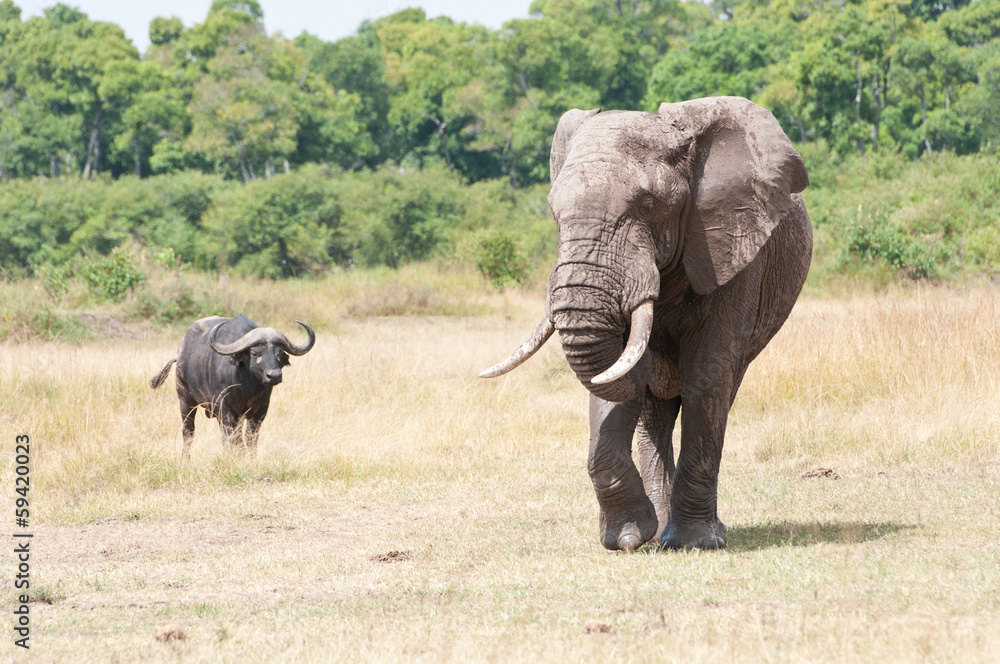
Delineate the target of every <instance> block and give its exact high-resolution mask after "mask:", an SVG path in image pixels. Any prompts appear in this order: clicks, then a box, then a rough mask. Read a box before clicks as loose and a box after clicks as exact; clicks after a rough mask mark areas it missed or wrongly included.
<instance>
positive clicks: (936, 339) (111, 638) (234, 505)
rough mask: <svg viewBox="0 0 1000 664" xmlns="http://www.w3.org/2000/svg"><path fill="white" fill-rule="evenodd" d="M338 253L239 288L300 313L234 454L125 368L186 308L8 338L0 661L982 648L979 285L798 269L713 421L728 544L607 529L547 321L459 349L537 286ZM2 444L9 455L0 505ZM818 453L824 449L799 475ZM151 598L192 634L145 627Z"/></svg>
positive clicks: (999, 314)
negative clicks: (727, 411)
mask: <svg viewBox="0 0 1000 664" xmlns="http://www.w3.org/2000/svg"><path fill="white" fill-rule="evenodd" d="M333 280H335V278H334V277H331V281H328V282H327V285H328V286H329V288H327V289H324V288H321V287H314V286H309V287H307V288H306V290H305V292H300V290H298V289H301V288H302V285H301V284H277V285H274V286H272V287H270V288H272V289H273V290H272V291H269V292H268V293H267V296H268V298H267V299H273V300H274V301H276V302H279V303H281V304H280V305H276V306H275V308H274V309H273V310H271V311H265V312H263V314H264V315H261V313H260V312H258V313H257V314H256V319H257V320H258V322H260V323H262V324H269V325H274V326H276V327H280V328H282V329H285V330H287V331H288V332H289V333H290V334H291V335H292V338H293V340H298V339H299V338H300V333H299V331H298V330H296V329H294V328H295V327H296V326H295V325H294V323H293V322H292V318H293V317H296V318H303V319H305V320H307V321H310V322H316V323H317V327H318V328H319V329H318V333H319V340H318V342H317V345H316V348H315V349H314V350H313V351H312V352H311V353H310V354H308V355H306V356H304V357H302V358H298V359H293V362H292V364H293V366H292V367H291V368H290V369H288V370H286V373H285V382H284V383H283V384H282V385H281V386H280V387H278V388H277V389H276V390H275V393H274V397H273V399H272V406H271V412H270V414H269V415H268V418H267V421H266V422H265V423H264V427H263V430H262V433H261V444H262V447H261V449H260V453H259V455H258V457H257V458H256V459H248V458H244V457H241V456H239V455H235V454H232V453H230V452H229V451H227V450H226V449H225V448H224V447H223V445H222V444H221V442H220V438H219V432H218V428H217V427H216V425H215V423H214V421H209V420H206V419H205V418H204V417H203V416H199V417H198V421H197V435H196V439H195V443H194V446H193V454H192V460H191V462H190V463H188V464H186V465H182V464H181V463H179V453H180V417H179V415H178V411H177V400H176V398H175V396H174V393H173V389H172V385H173V381H172V379H171V380H170V381H169V382H168V383H167V384H166V386H165V387H164V388H161V389H160V390H159V391H156V392H154V391H152V390H150V389H149V387H148V385H147V383H146V381H147V380H148V379H149V378H150V377H151V376H152V375H153V374H154V373H156V372H157V371H158V370H159V369H160V367H162V366H163V364H164V362H166V360H168V359H169V358H170V357H172V356H173V353H174V348H175V346H176V342H177V341H178V340H179V336H180V333H181V329H180V328H177V329H174V330H173V331H172V332H171V333H169V334H167V333H164V332H150V331H149V330H144V329H139V330H138V331H137V332H136V333H135V334H131V335H128V334H124V335H119V336H117V337H115V338H108V339H97V340H92V341H88V342H85V343H83V344H82V345H79V344H66V343H62V342H58V341H56V342H41V341H25V342H14V341H10V342H8V343H7V344H6V345H3V346H0V367H3V369H2V373H0V422H2V423H3V426H2V431H3V432H4V433H3V435H4V437H5V438H6V439H7V440H6V442H5V445H6V449H10V450H12V449H13V442H14V440H13V439H14V435H15V434H16V433H19V432H27V433H29V434H31V436H32V441H33V447H32V452H33V456H34V468H33V475H32V480H33V487H32V494H31V496H32V504H33V510H34V511H33V518H34V523H33V532H34V533H35V537H34V539H33V542H32V551H33V554H32V556H33V557H32V584H33V586H32V588H33V598H34V599H35V601H34V602H33V603H32V604H31V605H30V606H31V618H32V630H33V631H32V641H31V646H32V647H31V651H30V653H25V652H23V651H21V650H20V649H19V648H14V647H13V645H12V641H13V635H12V633H11V632H10V631H9V630H5V632H4V633H5V634H6V635H7V636H6V641H7V642H6V643H5V644H4V646H3V648H4V649H5V650H4V653H5V655H4V657H5V658H7V659H11V660H13V661H29V660H33V661H45V662H106V661H122V662H124V661H144V662H178V661H180V662H201V661H205V662H208V661H212V662H215V661H220V662H241V663H243V662H313V661H316V662H319V661H339V660H343V661H356V660H364V661H369V660H370V661H399V660H415V661H441V660H462V661H465V660H474V661H510V660H514V661H566V660H573V659H581V660H588V661H589V660H610V659H614V660H616V661H640V662H642V661H648V662H654V661H685V662H692V661H693V662H710V661H732V662H758V661H767V662H797V661H818V662H826V661H831V662H832V661H850V662H856V661H871V662H881V661H940V662H951V661H955V662H959V661H961V662H980V661H982V662H985V661H991V660H993V659H994V658H995V657H996V653H997V652H998V651H1000V630H998V629H997V628H996V626H997V625H998V624H1000V540H998V537H997V532H998V531H1000V502H998V496H1000V451H998V450H1000V444H998V441H1000V339H998V330H1000V297H998V295H997V292H996V291H994V290H991V289H988V288H985V287H984V288H981V289H972V290H964V291H957V290H947V289H935V288H928V287H912V288H906V289H889V290H886V291H882V292H880V293H877V294H866V293H862V294H857V293H856V294H853V295H846V296H844V297H840V298H836V299H831V298H824V297H821V296H817V295H808V296H806V297H805V298H804V299H803V300H801V301H800V303H799V304H798V306H797V307H796V309H795V311H794V312H793V314H792V317H791V319H790V320H789V322H788V324H787V325H786V326H785V329H783V330H782V332H781V333H780V334H779V335H778V336H777V337H776V338H775V340H774V341H773V342H772V344H771V346H770V347H769V348H768V349H767V350H766V351H765V352H764V354H763V355H762V356H761V357H760V358H759V359H758V360H757V361H756V363H755V364H754V365H752V366H751V368H750V370H749V372H748V373H747V377H746V380H745V382H744V385H743V388H742V391H741V393H740V396H739V397H738V398H737V403H736V406H735V407H734V410H733V412H732V415H731V418H730V426H729V433H728V437H727V444H726V450H725V454H724V459H723V466H722V476H721V482H720V484H721V488H720V492H721V493H720V508H719V509H720V516H721V517H722V519H723V520H724V521H726V523H727V524H728V525H729V542H730V547H729V549H728V550H726V551H723V552H713V553H699V552H692V553H669V552H659V551H656V550H655V549H653V548H652V547H646V548H644V549H643V550H640V551H639V552H637V553H635V554H632V555H620V554H612V553H609V552H606V551H605V550H604V549H603V548H602V547H601V546H600V543H599V541H598V538H597V505H596V500H595V498H594V496H593V492H592V489H591V485H590V480H589V478H588V476H587V472H586V437H587V424H586V401H587V398H586V392H585V390H584V389H583V388H582V387H581V386H580V385H578V384H577V383H576V381H575V379H574V378H573V377H572V374H571V372H570V371H569V369H568V368H567V366H566V364H565V361H564V360H563V358H562V356H561V354H560V352H559V349H558V347H557V345H556V344H552V345H551V346H548V347H546V348H545V349H543V351H542V352H541V353H539V355H538V356H537V357H535V358H532V360H531V361H529V362H528V363H527V364H526V365H525V366H524V367H522V368H521V369H519V370H518V371H516V372H514V373H513V374H510V375H509V376H507V377H504V378H501V379H497V380H493V381H484V380H481V379H478V378H477V377H476V373H477V372H478V371H479V370H480V369H482V368H484V367H486V366H489V365H490V364H493V363H494V362H495V361H497V360H499V359H502V358H503V357H505V356H506V354H507V353H508V352H509V351H510V350H512V349H513V348H514V347H515V346H516V345H517V344H519V343H520V342H521V341H522V339H523V337H524V336H525V335H526V334H527V333H528V332H529V331H530V330H531V329H532V328H533V326H534V325H535V324H536V323H537V319H538V317H539V315H540V312H541V310H542V295H541V294H540V293H538V292H533V291H525V292H514V293H507V294H492V295H490V294H484V293H482V292H479V293H478V294H477V293H474V292H472V291H471V290H470V291H468V292H466V291H461V289H459V290H458V291H456V290H454V289H452V291H450V293H451V294H450V295H449V294H447V292H446V300H447V302H450V303H452V304H449V305H447V306H449V307H451V306H452V305H454V306H453V307H452V308H451V309H448V310H447V311H444V310H443V309H442V307H444V306H445V305H441V304H440V302H439V301H435V302H438V304H435V305H434V306H430V305H429V306H428V307H427V308H426V309H425V310H424V313H425V314H426V315H416V316H413V315H410V316H386V315H381V314H386V313H392V312H393V311H392V310H391V309H390V310H386V307H385V306H382V305H383V304H384V303H385V302H387V301H389V302H391V301H393V297H402V298H403V299H404V301H405V300H406V298H409V297H418V299H419V296H413V295H412V293H411V294H409V295H408V294H407V293H409V291H405V289H404V291H405V292H404V293H403V295H399V294H398V293H397V294H396V295H393V293H395V291H392V289H391V288H389V289H388V290H386V288H387V287H386V286H385V285H384V284H381V285H378V286H377V287H375V286H372V287H368V286H364V285H363V284H355V286H356V287H334V286H333V285H331V284H332V282H333ZM366 288H367V290H366ZM282 289H285V290H282ZM309 289H312V290H309ZM435 292H437V291H435ZM11 297H13V296H11ZM26 297H27V296H26ZM246 297H247V298H248V301H249V300H252V299H253V297H254V296H251V295H247V296H246ZM256 297H258V298H259V299H262V298H263V296H262V295H261V294H260V293H257V295H256ZM366 298H367V299H366ZM448 298H450V299H448ZM351 303H354V304H353V305H352V304H351ZM351 306H354V307H355V309H354V310H353V311H351V310H350V307H351ZM401 306H402V305H401ZM296 307H299V309H300V310H301V309H304V310H306V311H305V312H304V313H302V314H298V313H296ZM405 308H406V306H403V309H405ZM441 313H451V314H455V313H459V314H462V313H464V314H466V315H448V316H443V315H437V314H441ZM13 465H14V464H13V453H10V454H8V455H7V457H6V458H4V459H3V466H2V467H3V474H2V478H3V486H6V487H9V488H8V489H7V492H8V495H9V498H8V500H9V501H10V503H9V504H10V505H11V506H12V505H13V498H14V494H13ZM817 469H830V470H831V471H832V472H831V473H827V474H826V476H824V475H823V474H822V473H819V476H816V477H803V475H804V474H808V473H809V471H815V470H817ZM814 474H815V473H814ZM7 523H10V521H9V520H6V519H5V520H4V526H3V530H2V531H0V534H4V533H7V534H8V535H7V536H9V532H10V530H11V529H12V528H11V527H8V526H7V525H6V524H7ZM11 525H13V524H11ZM10 541H11V540H10V539H8V542H10ZM4 559H5V560H6V561H7V562H5V563H4V564H3V566H2V567H3V569H6V570H7V573H6V576H7V580H5V582H4V595H3V606H4V607H5V611H9V610H10V607H12V606H13V604H14V601H13V598H14V589H13V587H12V583H13V582H12V577H13V573H14V572H13V570H14V562H13V556H12V554H9V553H8V554H7V556H6V557H5V558H4ZM7 615H8V618H7V620H8V621H10V614H9V613H8V614H7ZM8 624H9V622H8ZM166 626H177V627H179V628H180V629H181V630H182V631H183V632H184V634H185V637H186V638H184V639H181V640H166V641H159V640H157V639H156V638H155V634H156V632H157V630H158V629H160V628H163V627H166Z"/></svg>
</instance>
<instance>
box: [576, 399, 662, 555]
mask: <svg viewBox="0 0 1000 664" xmlns="http://www.w3.org/2000/svg"><path fill="white" fill-rule="evenodd" d="M641 408H642V401H641V399H634V400H632V401H629V402H626V403H620V404H616V403H611V402H608V401H604V400H603V399H600V398H599V397H596V396H593V395H591V397H590V455H589V459H588V461H587V470H588V471H589V472H590V479H591V481H592V482H593V484H594V491H595V492H596V493H597V502H598V504H599V505H600V508H601V521H600V527H601V542H602V543H603V544H604V547H605V548H607V549H611V550H613V551H614V550H619V551H634V550H635V549H638V548H639V547H640V546H642V545H643V544H645V543H646V542H648V541H649V540H651V539H653V537H655V536H656V532H657V520H656V509H655V508H654V507H653V504H652V503H651V502H650V500H649V497H648V496H647V495H646V492H645V490H644V488H643V483H642V477H641V476H640V474H639V471H638V469H636V467H635V464H634V463H633V462H632V454H631V451H632V436H633V435H634V433H635V428H636V424H637V423H638V419H639V412H640V410H641Z"/></svg>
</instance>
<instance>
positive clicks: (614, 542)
mask: <svg viewBox="0 0 1000 664" xmlns="http://www.w3.org/2000/svg"><path fill="white" fill-rule="evenodd" d="M657 527H658V523H657V521H656V512H655V510H654V509H653V505H652V503H650V502H649V501H648V500H646V501H645V504H639V505H634V506H632V507H631V509H625V510H617V511H613V510H605V509H601V543H602V544H604V548H605V549H608V550H610V551H625V552H626V553H631V552H632V551H635V550H636V549H638V548H639V547H640V546H642V545H643V544H645V543H646V542H648V541H650V540H651V539H653V538H654V537H656V531H657Z"/></svg>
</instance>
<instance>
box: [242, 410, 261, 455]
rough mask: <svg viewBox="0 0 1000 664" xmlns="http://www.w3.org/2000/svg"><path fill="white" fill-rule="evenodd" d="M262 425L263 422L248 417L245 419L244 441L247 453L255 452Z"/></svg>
mask: <svg viewBox="0 0 1000 664" xmlns="http://www.w3.org/2000/svg"><path fill="white" fill-rule="evenodd" d="M263 423H264V421H263V420H258V419H256V418H250V417H248V418H247V428H246V433H244V440H245V441H246V448H247V451H248V452H254V453H256V452H257V438H258V436H259V434H260V425H261V424H263Z"/></svg>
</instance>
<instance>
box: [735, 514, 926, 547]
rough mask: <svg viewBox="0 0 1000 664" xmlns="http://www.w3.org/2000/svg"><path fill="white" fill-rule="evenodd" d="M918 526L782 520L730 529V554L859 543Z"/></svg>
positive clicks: (890, 523) (889, 523)
mask: <svg viewBox="0 0 1000 664" xmlns="http://www.w3.org/2000/svg"><path fill="white" fill-rule="evenodd" d="M914 527H915V526H912V525H908V524H903V523H893V522H887V523H854V522H846V523H831V522H826V523H815V522H814V523H798V522H794V521H779V522H777V523H764V524H759V525H753V526H738V525H733V526H730V527H729V530H728V532H727V533H726V535H727V539H728V540H729V543H728V546H727V548H728V550H729V551H734V552H736V551H757V550H760V549H769V548H771V547H776V546H812V545H814V544H820V543H829V544H859V543H861V542H871V541H873V540H879V539H882V538H883V537H886V536H888V535H893V534H895V533H898V532H900V531H902V530H908V529H910V528H914Z"/></svg>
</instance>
